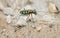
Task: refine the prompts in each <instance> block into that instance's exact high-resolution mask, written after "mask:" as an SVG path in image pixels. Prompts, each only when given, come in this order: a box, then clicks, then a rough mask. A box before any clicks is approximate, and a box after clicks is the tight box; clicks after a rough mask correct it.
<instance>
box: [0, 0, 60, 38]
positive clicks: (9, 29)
mask: <svg viewBox="0 0 60 38" xmlns="http://www.w3.org/2000/svg"><path fill="white" fill-rule="evenodd" d="M1 1H2V0H1ZM23 1H24V0H23ZM31 1H33V2H34V4H33V5H32V6H34V7H36V9H37V13H38V14H37V15H35V18H34V19H35V21H34V22H26V23H27V24H26V25H24V26H23V25H22V26H18V25H17V26H14V23H16V20H17V19H16V18H15V19H13V21H14V22H13V21H12V22H11V23H10V24H8V23H7V22H6V15H4V14H3V13H0V14H3V15H2V18H0V38H60V14H57V15H53V14H51V13H48V12H46V11H48V8H47V7H46V6H45V2H46V1H44V0H42V1H41V0H37V1H35V0H31ZM53 1H54V0H53ZM56 1H57V3H56V4H57V6H58V7H59V3H58V2H59V0H55V1H54V2H56ZM36 2H37V3H36ZM39 2H40V3H39ZM40 5H41V6H40ZM22 6H23V5H22ZM59 8H60V7H59ZM46 9H47V10H46ZM38 10H41V11H42V12H38ZM14 12H16V11H15V10H14ZM16 15H17V14H16ZM23 22H24V21H23Z"/></svg>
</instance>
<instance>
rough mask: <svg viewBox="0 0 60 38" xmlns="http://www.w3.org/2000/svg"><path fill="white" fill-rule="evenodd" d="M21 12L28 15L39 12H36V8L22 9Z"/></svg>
mask: <svg viewBox="0 0 60 38" xmlns="http://www.w3.org/2000/svg"><path fill="white" fill-rule="evenodd" d="M20 14H22V15H28V14H35V15H36V14H37V13H36V10H22V11H20Z"/></svg>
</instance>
